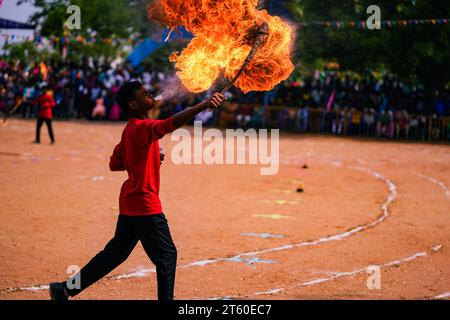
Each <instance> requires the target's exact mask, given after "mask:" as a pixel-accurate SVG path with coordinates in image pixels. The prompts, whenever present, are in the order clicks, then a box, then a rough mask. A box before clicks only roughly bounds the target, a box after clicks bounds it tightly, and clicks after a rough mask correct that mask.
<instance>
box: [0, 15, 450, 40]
mask: <svg viewBox="0 0 450 320" xmlns="http://www.w3.org/2000/svg"><path fill="white" fill-rule="evenodd" d="M449 21H450V18H442V19H413V20H382V21H381V28H390V29H392V28H397V27H399V28H406V27H413V26H417V25H447V24H448V22H449ZM298 26H299V27H300V28H303V27H311V26H318V27H331V28H336V29H344V28H356V29H366V28H367V22H366V21H308V22H306V21H305V22H300V23H298ZM0 37H2V38H4V40H5V41H6V42H9V40H11V41H13V42H14V41H26V42H30V41H31V42H36V43H41V42H46V43H50V44H51V45H53V46H54V45H57V44H61V45H64V44H71V43H72V44H74V43H82V44H94V43H104V44H107V45H116V44H125V43H127V44H130V45H131V44H133V42H134V41H133V40H132V39H131V38H128V39H116V38H99V37H84V36H80V35H77V36H73V35H65V36H61V37H57V36H49V37H44V36H41V35H36V34H34V35H14V34H8V33H0Z"/></svg>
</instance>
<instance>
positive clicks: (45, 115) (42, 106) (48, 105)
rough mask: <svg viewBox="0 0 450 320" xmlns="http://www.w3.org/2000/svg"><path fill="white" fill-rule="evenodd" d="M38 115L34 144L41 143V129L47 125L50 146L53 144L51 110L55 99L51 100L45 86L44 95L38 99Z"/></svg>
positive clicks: (51, 97) (48, 90)
mask: <svg viewBox="0 0 450 320" xmlns="http://www.w3.org/2000/svg"><path fill="white" fill-rule="evenodd" d="M38 106H39V113H38V118H37V126H36V140H35V141H34V143H41V127H42V125H43V124H44V122H45V124H46V125H47V129H48V134H49V136H50V140H51V144H54V143H55V136H54V135H53V128H52V118H53V117H52V109H53V108H54V107H55V106H56V103H55V99H53V92H52V91H51V89H50V88H49V87H48V86H47V87H45V89H44V93H43V94H42V95H41V96H40V97H39V98H38Z"/></svg>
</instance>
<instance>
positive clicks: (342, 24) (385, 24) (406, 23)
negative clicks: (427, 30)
mask: <svg viewBox="0 0 450 320" xmlns="http://www.w3.org/2000/svg"><path fill="white" fill-rule="evenodd" d="M449 20H450V18H442V19H413V20H382V21H381V28H396V27H402V28H405V27H413V26H417V25H444V24H448V22H449ZM299 26H300V27H301V28H302V27H310V26H319V27H320V26H322V27H331V28H336V29H344V28H356V29H366V28H367V22H366V21H308V22H300V23H299Z"/></svg>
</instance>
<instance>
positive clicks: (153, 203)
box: [109, 117, 176, 216]
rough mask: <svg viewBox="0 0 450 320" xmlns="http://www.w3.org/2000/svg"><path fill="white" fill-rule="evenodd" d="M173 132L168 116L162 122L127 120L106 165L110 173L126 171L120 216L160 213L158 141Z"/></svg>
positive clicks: (120, 203) (171, 120)
mask: <svg viewBox="0 0 450 320" xmlns="http://www.w3.org/2000/svg"><path fill="white" fill-rule="evenodd" d="M175 129H176V127H175V126H174V124H173V119H172V117H170V118H168V119H166V120H153V119H146V120H141V119H136V118H130V120H128V124H127V126H126V127H125V129H124V130H123V133H122V139H121V141H120V143H119V144H118V145H117V146H116V147H115V148H114V152H113V155H112V156H111V158H110V162H109V168H110V169H111V171H124V170H126V171H127V172H128V180H127V181H125V182H124V183H123V185H122V189H121V191H120V198H119V207H120V214H123V215H127V216H142V215H152V214H159V213H162V207H161V201H160V200H159V167H160V158H159V143H158V140H159V139H161V138H162V137H163V136H164V135H166V134H168V133H170V132H172V131H174V130H175Z"/></svg>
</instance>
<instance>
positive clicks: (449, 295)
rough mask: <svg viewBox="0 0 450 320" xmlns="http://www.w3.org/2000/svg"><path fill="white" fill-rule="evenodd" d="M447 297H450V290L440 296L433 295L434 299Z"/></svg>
mask: <svg viewBox="0 0 450 320" xmlns="http://www.w3.org/2000/svg"><path fill="white" fill-rule="evenodd" d="M447 298H450V292H445V293H442V294H440V295H438V296H435V297H433V299H447Z"/></svg>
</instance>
